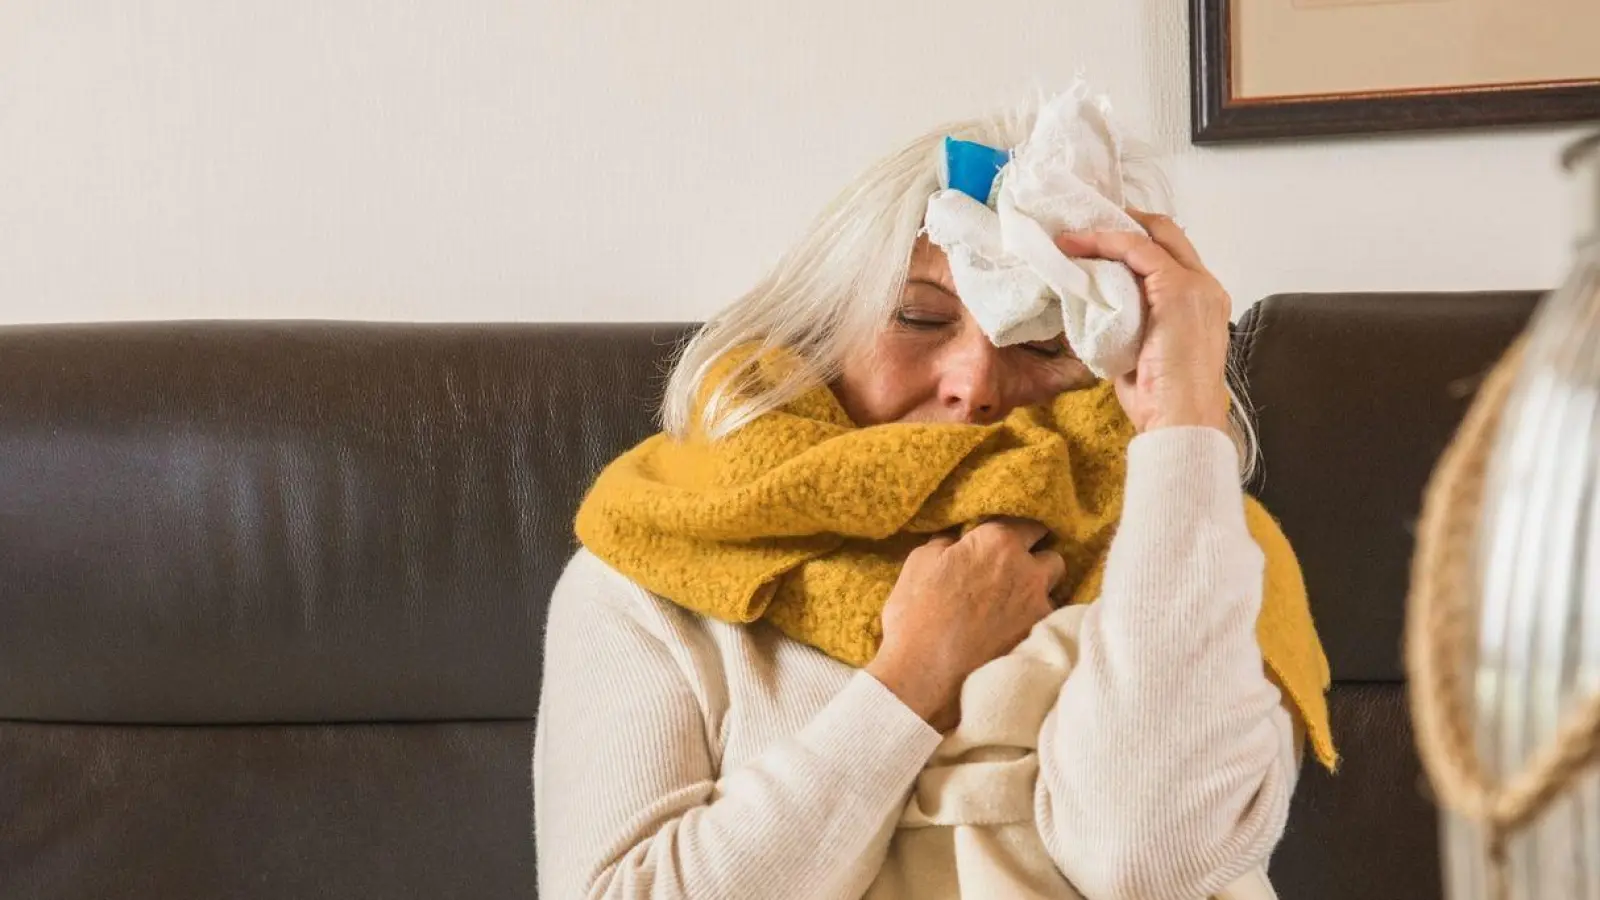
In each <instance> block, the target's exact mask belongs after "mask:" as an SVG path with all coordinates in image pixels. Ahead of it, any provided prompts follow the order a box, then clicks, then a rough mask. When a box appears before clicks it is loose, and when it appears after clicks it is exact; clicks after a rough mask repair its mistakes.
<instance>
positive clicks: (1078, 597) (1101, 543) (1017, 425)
mask: <svg viewBox="0 0 1600 900" xmlns="http://www.w3.org/2000/svg"><path fill="white" fill-rule="evenodd" d="M756 368H757V373H758V377H759V375H760V374H761V373H763V372H767V371H768V369H767V367H766V366H764V365H758V366H757V367H756ZM724 371H725V370H724ZM1133 434H1134V430H1133V426H1132V424H1131V423H1130V422H1129V421H1128V419H1127V417H1126V415H1125V414H1124V413H1123V411H1122V408H1121V406H1120V404H1119V403H1118V402H1117V398H1116V394H1115V392H1114V390H1113V388H1112V386H1111V385H1110V384H1109V383H1108V382H1102V383H1100V384H1098V385H1096V386H1094V387H1090V388H1087V389H1084V390H1079V391H1071V392H1068V393H1065V394H1062V395H1060V396H1059V397H1057V398H1056V399H1055V401H1054V402H1052V403H1050V404H1048V405H1044V406H1036V407H1028V408H1022V409H1017V410H1015V411H1013V412H1012V413H1011V414H1010V415H1009V416H1007V417H1006V419H1005V420H1004V421H1002V422H999V423H996V424H993V425H964V424H935V423H893V424H888V425H877V426H873V427H870V428H861V427H857V426H856V425H855V424H854V423H852V422H851V421H850V418H849V416H848V415H846V414H845V411H844V409H843V408H842V407H841V406H840V405H839V403H838V400H837V398H836V397H835V396H834V394H833V392H832V391H831V390H830V389H828V388H827V387H818V388H816V389H813V390H811V391H810V392H808V393H806V394H804V395H802V396H800V397H799V398H797V399H796V400H794V401H792V402H790V403H788V404H787V405H785V406H784V407H782V408H781V409H778V410H775V411H773V412H770V413H767V414H766V415H763V416H761V417H759V418H757V419H756V420H755V421H753V422H751V423H750V424H748V425H746V426H744V427H743V428H741V429H739V430H738V431H736V432H734V433H733V434H732V435H730V436H728V437H726V438H722V439H720V440H716V441H707V440H704V439H702V438H698V437H694V438H690V439H688V440H684V441H677V440H674V439H672V438H670V437H668V436H667V435H656V436H654V437H651V438H649V439H647V440H645V441H644V442H643V443H641V444H640V445H639V446H637V447H635V448H634V449H632V450H630V451H628V452H627V453H625V454H623V455H622V456H620V457H618V458H617V460H616V461H615V462H613V463H612V464H611V465H610V466H608V467H607V468H606V469H605V471H603V472H602V473H601V474H600V476H599V478H598V479H597V480H596V482H595V484H594V487H593V488H592V489H591V490H590V492H589V494H588V496H587V497H586V498H585V500H584V502H583V506H582V507H581V508H580V509H579V511H578V519H577V533H578V537H579V539H580V540H582V541H583V544H584V546H586V547H588V548H589V550H590V551H591V552H593V553H594V554H595V555H596V556H598V557H599V558H601V559H603V560H605V561H606V562H607V563H608V564H610V565H611V566H612V567H613V568H615V569H616V570H617V571H619V572H621V573H622V574H623V575H625V576H627V577H628V578H630V579H632V580H633V581H634V582H635V583H637V584H639V585H640V586H642V587H644V588H645V589H646V590H649V591H651V592H652V593H654V594H656V595H658V596H660V597H663V598H666V599H668V600H670V601H672V602H674V603H677V604H679V605H680V606H683V607H686V608H688V609H690V610H693V611H695V612H697V613H701V614H703V615H706V616H710V617H712V618H715V619H719V620H722V621H725V622H737V623H748V622H754V621H756V620H757V619H766V620H767V621H768V622H770V623H771V624H772V625H774V626H776V627H777V628H778V629H779V630H780V631H782V632H783V633H784V634H786V635H788V636H789V637H791V638H793V639H795V640H797V641H800V642H802V643H805V644H808V645H810V646H813V647H816V648H817V649H818V650H821V651H822V652H824V653H826V654H828V655H829V656H832V657H834V658H835V659H838V660H840V661H842V662H845V663H848V664H850V665H853V666H862V665H865V664H866V663H867V662H868V661H869V660H871V659H872V656H873V654H874V653H875V652H876V651H877V648H878V642H879V640H880V639H881V638H882V622H881V619H880V614H881V613H882V611H883V605H884V603H885V601H886V600H887V599H888V596H889V591H890V589H891V588H892V587H893V586H894V583H895V580H896V578H897V577H898V576H899V573H900V567H901V566H902V565H903V564H904V562H905V558H906V555H907V554H908V553H910V552H911V550H912V548H914V547H916V546H917V545H918V544H921V543H922V542H924V541H925V540H926V539H927V536H928V535H930V534H932V533H934V532H939V531H944V530H946V529H949V528H952V527H958V526H963V525H970V524H972V523H975V522H978V521H981V520H983V519H986V518H989V517H993V516H1016V517H1020V518H1025V519H1033V520H1035V521H1038V522H1041V523H1043V524H1044V525H1045V526H1047V527H1048V528H1049V529H1050V534H1051V538H1050V542H1049V544H1048V546H1049V548H1050V549H1052V550H1055V551H1056V552H1057V553H1060V554H1061V556H1062V558H1063V559H1065V560H1066V563H1067V581H1066V585H1065V588H1066V589H1068V590H1070V594H1068V596H1069V597H1070V602H1072V603H1087V602H1090V601H1092V600H1094V599H1095V598H1096V597H1097V596H1098V595H1099V589H1100V582H1101V578H1102V575H1103V570H1104V566H1105V556H1106V550H1107V548H1108V547H1109V545H1110V542H1111V536H1112V533H1113V532H1114V530H1115V528H1116V524H1117V521H1118V519H1119V518H1120V516H1121V511H1122V485H1123V480H1124V476H1125V473H1126V465H1127V463H1126V451H1127V445H1128V442H1129V441H1130V440H1131V439H1132V437H1133ZM1245 513H1246V521H1247V522H1248V524H1249V527H1250V531H1251V534H1252V535H1254V537H1255V539H1256V542H1257V543H1258V544H1259V545H1260V546H1261V549H1262V551H1263V552H1264V554H1265V555H1266V583H1265V585H1264V588H1265V592H1264V597H1263V603H1262V608H1261V614H1260V617H1259V619H1258V620H1257V623H1256V635H1257V639H1258V640H1259V641H1260V643H1261V649H1262V655H1263V657H1264V658H1265V660H1266V664H1267V667H1268V669H1269V671H1270V673H1271V674H1272V675H1273V676H1274V679H1275V681H1276V682H1277V683H1278V684H1279V685H1280V686H1281V687H1282V688H1283V689H1284V690H1285V691H1286V692H1287V693H1288V695H1289V697H1290V699H1291V700H1292V702H1293V704H1294V707H1295V709H1296V710H1297V711H1298V712H1299V717H1300V719H1301V722H1302V724H1303V725H1304V726H1305V729H1306V732H1307V735H1308V736H1309V738H1310V741H1311V746H1312V749H1313V750H1314V751H1315V753H1316V755H1317V758H1318V759H1319V760H1321V761H1322V763H1323V764H1324V765H1325V766H1327V767H1329V768H1330V769H1331V768H1333V766H1334V765H1335V763H1336V761H1337V759H1338V757H1337V754H1336V752H1335V750H1334V746H1333V737H1332V732H1331V730H1330V727H1329V723H1328V708H1327V704H1326V700H1325V698H1324V692H1325V691H1326V690H1327V687H1328V681H1329V672H1328V661H1327V657H1326V656H1324V654H1323V651H1322V645H1321V643H1320V642H1319V641H1318V639H1317V634H1316V629H1315V627H1314V626H1313V624H1312V621H1311V609H1310V605H1309V604H1308V602H1307V599H1306V592H1305V585H1304V583H1303V581H1302V580H1301V577H1300V565H1299V562H1298V561H1297V560H1296V559H1295V556H1294V551H1293V550H1291V549H1290V547H1289V543H1288V541H1287V540H1286V539H1285V538H1284V535H1283V532H1282V531H1281V530H1280V529H1279V527H1278V524H1277V522H1276V521H1274V520H1273V518H1272V517H1271V516H1270V515H1268V514H1267V512H1266V510H1265V508H1263V507H1262V506H1261V504H1260V503H1258V502H1256V501H1255V500H1254V499H1253V498H1247V499H1246V501H1245Z"/></svg>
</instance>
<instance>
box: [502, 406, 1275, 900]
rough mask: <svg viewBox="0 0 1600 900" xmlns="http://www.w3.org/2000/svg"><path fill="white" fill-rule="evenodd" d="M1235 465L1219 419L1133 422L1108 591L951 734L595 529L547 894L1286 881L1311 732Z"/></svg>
mask: <svg viewBox="0 0 1600 900" xmlns="http://www.w3.org/2000/svg"><path fill="white" fill-rule="evenodd" d="M1236 463H1237V457H1236V455H1235V451H1234V449H1233V445H1232V444H1231V442H1229V440H1228V439H1227V437H1226V436H1225V435H1223V434H1222V433H1221V432H1220V431H1216V430H1214V429H1209V428H1172V429H1161V430H1158V431H1153V432H1150V433H1148V434H1145V435H1141V436H1140V437H1138V438H1136V439H1135V440H1134V441H1133V442H1132V444H1131V445H1130V447H1129V450H1128V476H1127V477H1128V482H1127V491H1126V501H1125V504H1124V509H1123V515H1122V522H1121V524H1120V526H1119V529H1118V532H1117V536H1116V538H1115V540H1114V542H1113V544H1112V548H1111V551H1110V556H1109V559H1108V562H1107V568H1106V574H1105V581H1104V584H1103V588H1102V596H1101V599H1100V600H1099V601H1098V602H1096V603H1094V604H1092V605H1090V606H1087V607H1069V608H1066V609H1062V610H1058V611H1057V612H1056V613H1053V614H1052V615H1051V616H1049V617H1048V618H1046V619H1045V620H1044V621H1043V622H1041V623H1040V625H1039V626H1037V627H1036V628H1035V629H1034V631H1033V633H1032V634H1031V635H1030V636H1029V637H1028V639H1027V640H1026V641H1024V642H1023V644H1022V645H1021V646H1019V647H1018V648H1017V650H1016V651H1014V652H1013V653H1012V654H1010V655H1009V656H1007V657H1004V658H1002V659H1000V660H996V661H995V662H993V663H990V664H989V665H987V666H985V667H983V668H982V669H979V670H978V672H976V673H974V674H973V676H972V677H970V678H969V679H968V681H967V684H966V686H965V688H964V689H963V693H962V710H963V718H962V724H961V725H960V726H959V727H958V728H957V729H956V730H955V731H953V732H951V733H950V734H949V735H947V736H941V735H940V734H939V733H938V732H936V731H934V730H933V729H932V728H930V727H929V726H928V725H927V724H926V723H924V722H923V721H922V719H920V718H919V717H918V716H917V715H916V714H915V713H913V712H911V711H910V710H909V709H908V708H906V707H905V705H904V704H902V703H901V702H900V701H899V699H898V698H896V697H895V696H894V695H893V694H892V693H890V692H889V691H888V690H887V689H886V688H885V687H883V685H881V684H880V683H879V682H878V681H876V680H875V679H874V678H872V676H870V675H868V674H866V673H865V672H862V671H858V670H855V669H851V668H849V667H847V666H845V665H843V664H841V663H839V662H836V661H834V660H833V659H830V658H829V657H826V656H824V655H823V654H821V653H819V652H817V651H816V650H813V649H812V648H810V647H807V646H805V645H802V644H799V643H796V642H794V641H791V640H789V639H788V638H786V637H784V636H782V635H781V634H779V633H778V632H777V631H776V630H774V629H771V628H769V627H766V626H765V625H762V624H759V623H758V624H756V625H750V626H734V625H728V624H724V623H721V622H716V621H712V620H709V619H706V618H703V617H701V616H698V615H696V614H693V613H690V612H688V611H686V610H684V609H682V608H680V607H677V606H675V605H673V604H671V603H668V602H666V601H664V600H661V599H659V598H657V597H655V596H652V595H650V594H649V593H647V592H645V591H644V590H642V589H640V588H639V587H637V586H636V585H634V584H632V583H631V582H629V581H628V580H626V579H625V578H623V577H622V576H620V575H618V574H617V573H616V572H614V571H613V570H611V569H610V568H609V567H607V566H606V565H605V564H604V563H602V562H601V561H599V560H598V559H596V558H595V557H594V556H592V555H590V554H589V553H587V552H582V551H580V552H579V553H578V554H577V556H575V557H574V558H573V560H572V562H571V563H570V564H569V566H568V568H567V570H566V572H565V574H564V575H563V576H562V578H561V581H560V583H559V584H558V585H557V587H556V590H555V593H554V595H553V597H552V598H551V603H550V619H549V626H548V634H547V638H546V642H545V675H544V689H543V694H542V696H541V699H540V706H539V720H538V722H539V724H538V733H537V736H536V739H535V748H534V764H533V786H534V802H535V818H536V822H535V827H536V835H537V841H538V854H539V882H540V896H541V897H542V898H544V900H568V898H580V897H594V898H600V897H605V898H645V897H649V898H694V900H711V898H746V897H748V898H764V900H779V898H787V900H824V898H830V900H831V898H852V900H853V898H859V897H867V898H870V900H904V898H915V900H925V898H926V900H942V898H957V897H962V898H987V897H996V898H1001V897H1005V898H1009V897H1032V898H1040V900H1044V898H1059V900H1076V898H1080V897H1082V898H1088V900H1122V898H1128V900H1165V898H1172V900H1195V898H1202V897H1208V896H1212V895H1218V896H1222V897H1227V898H1230V900H1256V898H1270V897H1272V896H1273V895H1272V892H1271V887H1270V885H1268V884H1267V882H1266V878H1265V875H1264V874H1262V872H1263V870H1264V866H1265V863H1266V860H1267V857H1268V856H1269V854H1270V853H1271V851H1272V848H1273V847H1274V846H1275V844H1276V843H1277V841H1278V838H1279V837H1280V836H1281V834H1282V831H1283V827H1284V821H1285V819H1286V817H1287V814H1288V806H1289V797H1290V794H1291V792H1292V791H1293V788H1294V781H1295V776H1296V772H1297V762H1298V740H1299V737H1298V734H1297V733H1296V731H1297V729H1295V728H1294V727H1293V724H1292V722H1291V717H1290V715H1289V714H1288V712H1287V711H1286V710H1285V709H1284V707H1283V701H1282V698H1281V696H1280V694H1279V692H1278V690H1277V688H1276V687H1274V686H1273V684H1272V683H1271V682H1270V681H1269V680H1268V679H1267V677H1266V675H1265V671H1264V668H1263V665H1262V661H1261V653H1260V650H1259V648H1258V646H1257V644H1256V639H1255V619H1256V613H1257V611H1258V610H1259V608H1260V603H1261V587H1262V557H1261V553H1260V550H1259V549H1258V548H1257V547H1256V545H1255V543H1254V542H1253V540H1252V539H1251V537H1250V534H1249V532H1248V530H1247V528H1246V526H1245V520H1244V515H1243V506H1242V503H1241V496H1240V490H1239V486H1238V482H1237V475H1236Z"/></svg>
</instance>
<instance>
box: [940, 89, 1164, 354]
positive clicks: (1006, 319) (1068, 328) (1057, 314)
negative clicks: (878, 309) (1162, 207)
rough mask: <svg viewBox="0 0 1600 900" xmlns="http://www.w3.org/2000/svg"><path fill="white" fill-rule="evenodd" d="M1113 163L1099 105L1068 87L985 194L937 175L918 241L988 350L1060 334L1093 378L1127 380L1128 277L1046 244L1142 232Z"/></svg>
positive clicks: (1135, 316) (1133, 318)
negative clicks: (943, 264) (1090, 234)
mask: <svg viewBox="0 0 1600 900" xmlns="http://www.w3.org/2000/svg"><path fill="white" fill-rule="evenodd" d="M1123 163H1124V148H1123V144H1122V139H1121V136H1120V134H1119V132H1118V130H1117V128H1116V126H1115V125H1114V124H1113V123H1112V121H1111V117H1110V107H1109V104H1108V103H1107V102H1106V100H1105V98H1103V97H1091V96H1090V94H1089V90H1088V87H1087V86H1086V85H1085V84H1084V83H1083V82H1081V81H1080V82H1079V83H1077V84H1076V85H1074V86H1073V87H1072V88H1071V89H1069V90H1067V91H1066V92H1064V93H1062V94H1060V95H1058V96H1057V97H1055V98H1054V99H1052V100H1050V101H1049V102H1048V103H1046V104H1045V105H1044V106H1043V107H1042V108H1041V109H1040V111H1039V116H1038V119H1037V121H1036V122H1035V123H1034V127H1033V131H1032V133H1031V134H1030V135H1029V136H1028V140H1027V141H1026V142H1025V143H1024V144H1023V145H1022V146H1021V147H1018V148H1016V150H1015V151H1014V152H1013V153H1012V154H1011V156H1010V161H1009V162H1007V163H1005V165H1004V167H1002V168H1001V169H1000V171H999V174H998V175H997V180H996V188H995V189H994V190H993V191H992V192H986V194H987V195H986V196H983V197H975V196H973V194H972V193H970V192H969V190H963V189H962V188H961V187H960V186H952V185H951V182H950V181H949V179H948V177H946V178H945V179H944V188H943V189H942V190H940V191H938V192H937V193H935V194H934V195H933V196H932V197H930V198H929V199H928V209H927V214H926V217H925V219H924V228H925V229H926V231H927V234H928V238H929V240H931V241H933V243H935V244H937V245H938V246H939V247H940V248H942V249H943V250H944V251H945V253H946V255H948V256H949V258H950V271H951V275H952V276H953V277H954V279H955V285H956V291H957V293H959V294H960V296H961V300H962V302H963V303H964V304H966V306H967V308H968V309H969V310H970V311H971V312H972V315H973V318H975V319H976V320H977V322H978V325H979V327H981V328H982V329H983V331H984V333H985V334H987V335H988V336H989V339H990V340H992V341H993V342H994V343H995V345H996V346H1001V347H1003V346H1007V345H1009V344H1018V343H1022V342H1025V341H1042V340H1048V339H1049V338H1052V337H1055V336H1056V335H1058V334H1062V333H1063V332H1065V334H1066V336H1067V343H1068V344H1069V345H1071V347H1072V349H1073V352H1074V353H1076V354H1077V356H1078V358H1079V359H1081V360H1082V361H1083V362H1084V364H1085V365H1087V366H1088V367H1089V369H1090V370H1091V371H1093V372H1094V373H1095V374H1096V375H1098V376H1100V377H1102V378H1114V377H1117V376H1119V375H1123V374H1125V373H1127V372H1130V371H1132V370H1133V367H1134V362H1135V360H1136V359H1137V356H1138V350H1139V328H1140V324H1141V322H1142V319H1143V309H1142V305H1141V304H1142V301H1141V299H1140V295H1139V285H1138V282H1137V281H1136V280H1135V279H1134V277H1133V273H1132V272H1130V271H1129V270H1128V268H1127V266H1125V265H1123V264H1122V263H1119V262H1113V261H1109V260H1099V259H1081V260H1074V259H1069V258H1068V257H1067V256H1066V255H1065V254H1063V253H1062V252H1061V251H1060V249H1058V248H1057V247H1056V244H1055V241H1054V236H1055V235H1057V234H1059V233H1061V232H1083V231H1134V232H1139V233H1141V234H1142V233H1144V229H1143V228H1142V227H1140V225H1139V223H1138V222H1136V221H1134V220H1133V218H1132V217H1130V216H1129V215H1128V214H1127V213H1126V212H1124V211H1123V206H1124V205H1126V202H1127V201H1126V198H1125V196H1124V194H1125V185H1124V180H1123V179H1124V172H1123ZM991 204H992V206H991Z"/></svg>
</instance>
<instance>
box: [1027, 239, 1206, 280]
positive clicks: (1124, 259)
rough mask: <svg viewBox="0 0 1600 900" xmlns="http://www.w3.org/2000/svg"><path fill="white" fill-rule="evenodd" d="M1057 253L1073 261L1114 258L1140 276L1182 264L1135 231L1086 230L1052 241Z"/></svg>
mask: <svg viewBox="0 0 1600 900" xmlns="http://www.w3.org/2000/svg"><path fill="white" fill-rule="evenodd" d="M1056 246H1057V247H1059V248H1061V252H1062V253H1065V254H1066V255H1068V256H1071V257H1075V258H1079V259H1082V258H1085V257H1088V258H1093V259H1114V260H1116V261H1118V262H1120V263H1123V264H1124V265H1126V266H1127V267H1128V268H1130V269H1132V270H1133V271H1134V273H1135V274H1137V275H1141V276H1144V277H1147V278H1148V277H1149V276H1151V275H1154V274H1155V273H1156V272H1159V271H1161V270H1162V269H1170V268H1181V267H1182V264H1181V263H1179V262H1178V261H1177V260H1176V259H1174V258H1173V257H1172V254H1171V253H1168V252H1167V250H1166V248H1165V247H1162V246H1161V245H1160V244H1158V243H1156V241H1155V239H1154V238H1152V237H1151V236H1150V235H1148V234H1140V233H1138V232H1136V231H1089V232H1083V233H1079V234H1063V235H1060V236H1059V237H1057V238H1056Z"/></svg>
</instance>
